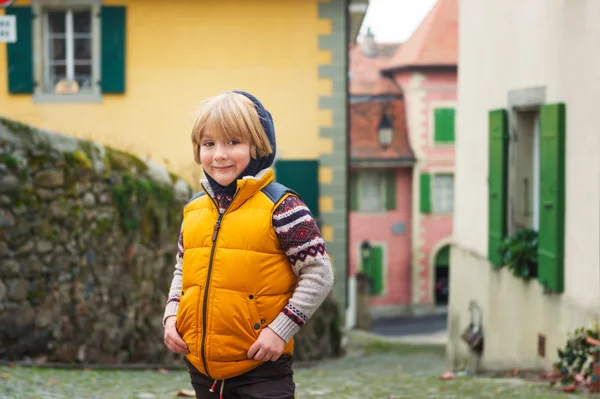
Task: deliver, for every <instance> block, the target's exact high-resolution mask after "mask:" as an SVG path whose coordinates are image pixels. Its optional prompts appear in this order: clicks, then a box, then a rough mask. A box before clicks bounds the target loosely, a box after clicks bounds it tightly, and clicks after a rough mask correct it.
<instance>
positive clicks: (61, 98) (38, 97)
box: [33, 93, 102, 104]
mask: <svg viewBox="0 0 600 399" xmlns="http://www.w3.org/2000/svg"><path fill="white" fill-rule="evenodd" d="M33 102H34V103H36V104H67V103H71V104H80V103H101V102H102V94H99V93H80V94H50V93H39V94H38V93H36V94H34V95H33Z"/></svg>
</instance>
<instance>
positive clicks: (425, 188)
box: [420, 173, 431, 213]
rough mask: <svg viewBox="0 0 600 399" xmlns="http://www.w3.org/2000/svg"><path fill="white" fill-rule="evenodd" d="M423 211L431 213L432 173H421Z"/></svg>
mask: <svg viewBox="0 0 600 399" xmlns="http://www.w3.org/2000/svg"><path fill="white" fill-rule="evenodd" d="M420 181H421V183H420V185H421V213H431V175H430V174H429V173H421V179H420Z"/></svg>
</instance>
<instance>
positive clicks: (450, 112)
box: [433, 108, 455, 144]
mask: <svg viewBox="0 0 600 399" xmlns="http://www.w3.org/2000/svg"><path fill="white" fill-rule="evenodd" d="M454 113H455V112H454V108H436V109H435V110H434V111H433V116H434V126H435V127H434V140H435V142H436V143H440V144H445V143H454Z"/></svg>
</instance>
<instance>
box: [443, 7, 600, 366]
mask: <svg viewBox="0 0 600 399" xmlns="http://www.w3.org/2000/svg"><path fill="white" fill-rule="evenodd" d="M459 13H460V14H459V20H460V24H459V36H460V39H459V40H460V42H459V43H460V44H459V65H460V67H459V89H458V92H459V96H458V111H457V122H456V123H457V128H456V131H457V132H458V133H457V134H458V137H457V148H456V179H455V187H456V190H455V213H454V244H453V247H452V251H451V260H450V263H451V268H452V276H451V287H450V293H451V294H450V295H451V296H450V308H449V316H448V317H449V319H448V320H449V334H450V340H449V344H448V349H449V355H450V362H451V363H452V364H453V365H455V366H461V365H463V364H464V362H466V361H468V360H469V359H471V360H472V359H473V358H472V357H470V355H469V352H468V350H467V347H466V345H465V344H464V343H463V342H462V340H461V339H460V334H461V333H462V331H463V329H464V328H465V327H466V326H467V325H468V323H469V314H468V310H467V308H468V303H469V301H470V300H475V301H476V302H477V303H478V304H479V305H480V306H481V307H482V309H483V328H484V333H485V349H484V352H483V355H482V357H481V359H480V366H481V367H482V368H486V369H493V368H509V367H519V368H550V367H551V365H552V363H553V362H554V361H555V360H556V359H557V353H556V350H557V349H558V348H559V347H562V346H564V344H565V339H566V337H567V333H568V332H570V331H573V330H574V329H576V328H578V327H581V326H587V325H588V324H589V323H590V322H591V321H593V319H594V318H595V317H598V315H599V313H600V251H599V243H600V212H599V210H600V156H599V153H600V151H599V150H600V134H599V133H598V126H597V122H596V121H597V113H598V112H597V108H598V107H597V105H598V104H600V85H598V84H597V82H598V71H600V52H599V51H598V43H600V25H599V24H598V23H597V21H598V20H600V2H599V1H597V0H578V1H571V0H530V1H526V2H523V1H519V0H505V1H502V2H491V1H480V0H461V2H460V11H459ZM532 87H543V88H545V103H556V102H563V103H565V104H566V151H565V154H566V155H565V157H566V171H565V175H566V187H565V191H566V210H565V289H564V293H562V294H551V295H548V294H544V293H543V290H542V287H541V285H540V284H539V283H538V282H537V280H533V281H531V282H529V283H526V282H524V281H523V280H521V279H517V278H514V277H513V276H512V275H511V273H510V272H509V271H508V270H506V269H501V270H500V271H494V270H492V268H491V265H490V264H489V262H488V261H487V259H486V258H487V247H488V186H487V175H488V119H487V118H488V112H489V111H490V110H492V109H496V108H507V109H508V108H509V92H513V93H514V92H515V91H519V90H523V89H527V88H532ZM521 93H523V92H521ZM521 100H523V99H521ZM539 333H541V334H545V335H546V356H545V357H540V356H538V354H537V337H538V334H539Z"/></svg>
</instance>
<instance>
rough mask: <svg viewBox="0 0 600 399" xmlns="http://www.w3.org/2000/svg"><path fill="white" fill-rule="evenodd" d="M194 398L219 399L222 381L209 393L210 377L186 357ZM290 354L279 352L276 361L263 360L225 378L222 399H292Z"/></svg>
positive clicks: (292, 379) (292, 375)
mask: <svg viewBox="0 0 600 399" xmlns="http://www.w3.org/2000/svg"><path fill="white" fill-rule="evenodd" d="M184 360H185V363H186V364H187V366H188V368H189V370H190V377H191V379H192V386H193V387H194V391H196V399H219V391H220V390H221V384H222V381H218V382H217V385H216V386H215V392H210V391H209V390H210V388H211V387H212V385H213V382H214V381H213V380H212V379H210V378H208V377H207V376H205V375H204V374H202V373H200V372H199V371H198V370H197V369H196V368H195V367H194V366H193V365H192V364H191V363H190V362H189V361H188V360H187V359H184ZM292 363H293V358H292V356H291V355H281V357H280V358H279V359H277V361H275V362H265V363H263V364H261V365H260V366H258V367H257V368H255V369H253V370H250V371H248V372H247V373H244V374H242V375H239V376H237V377H233V378H230V379H228V380H225V389H224V391H223V399H294V392H295V390H296V384H294V372H293V370H292Z"/></svg>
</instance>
